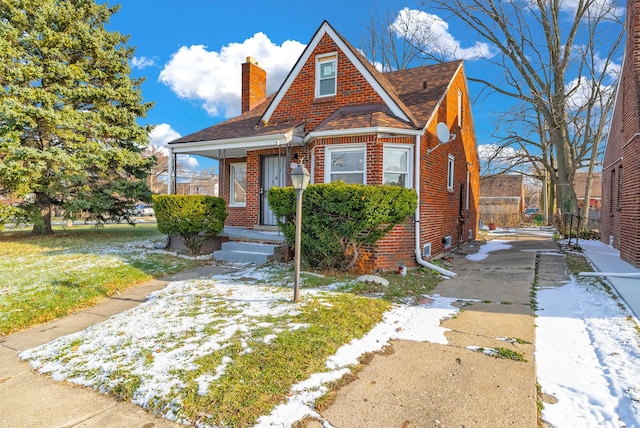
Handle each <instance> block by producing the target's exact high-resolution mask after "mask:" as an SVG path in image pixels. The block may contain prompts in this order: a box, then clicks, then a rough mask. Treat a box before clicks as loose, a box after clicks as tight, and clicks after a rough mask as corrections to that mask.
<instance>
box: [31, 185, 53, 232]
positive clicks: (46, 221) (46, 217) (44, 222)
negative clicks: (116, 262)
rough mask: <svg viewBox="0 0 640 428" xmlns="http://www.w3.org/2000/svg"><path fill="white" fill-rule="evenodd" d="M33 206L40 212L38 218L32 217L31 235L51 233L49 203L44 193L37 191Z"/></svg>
mask: <svg viewBox="0 0 640 428" xmlns="http://www.w3.org/2000/svg"><path fill="white" fill-rule="evenodd" d="M35 206H36V208H37V209H38V211H39V212H40V219H35V218H34V219H33V229H32V230H31V234H32V235H51V234H53V229H52V228H51V203H50V201H49V197H48V196H47V195H46V194H45V193H41V192H37V193H36V201H35Z"/></svg>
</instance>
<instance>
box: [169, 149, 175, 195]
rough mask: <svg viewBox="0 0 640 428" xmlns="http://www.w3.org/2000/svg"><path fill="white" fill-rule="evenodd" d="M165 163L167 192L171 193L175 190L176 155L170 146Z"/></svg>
mask: <svg viewBox="0 0 640 428" xmlns="http://www.w3.org/2000/svg"><path fill="white" fill-rule="evenodd" d="M167 163H168V165H167V193H168V194H169V195H173V194H174V193H175V191H176V155H175V153H173V149H172V148H169V159H168V160H167Z"/></svg>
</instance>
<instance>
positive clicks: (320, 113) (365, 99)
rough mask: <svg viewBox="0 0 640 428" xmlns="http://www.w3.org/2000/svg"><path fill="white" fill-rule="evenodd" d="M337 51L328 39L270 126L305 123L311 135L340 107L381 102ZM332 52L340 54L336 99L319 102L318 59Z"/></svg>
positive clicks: (315, 53)
mask: <svg viewBox="0 0 640 428" xmlns="http://www.w3.org/2000/svg"><path fill="white" fill-rule="evenodd" d="M338 51H339V48H338V46H336V44H335V43H334V42H333V40H331V38H330V37H329V36H328V35H325V36H324V37H323V38H322V40H321V41H320V42H319V43H318V46H316V48H315V49H314V51H313V53H312V54H311V56H310V57H309V60H308V61H307V63H306V64H305V65H304V66H303V67H302V69H301V70H300V73H299V74H298V75H297V76H296V79H295V80H294V81H293V83H292V84H291V86H290V87H289V90H288V91H287V93H286V94H285V96H284V97H283V98H282V100H281V101H280V103H279V104H278V107H277V108H276V109H275V111H274V112H273V114H272V116H271V119H270V120H269V123H270V124H272V125H273V124H276V123H282V122H289V121H299V120H305V121H306V123H307V124H306V126H305V132H310V131H312V130H313V129H314V128H315V127H316V126H317V125H318V124H319V123H320V122H322V121H323V120H324V119H326V118H327V117H328V116H329V115H330V114H331V113H333V112H334V111H336V110H337V109H339V108H340V107H344V106H347V105H353V104H372V103H381V102H382V99H381V98H380V96H379V95H378V94H377V93H376V92H375V91H374V90H373V89H372V88H371V86H370V85H369V83H368V82H367V81H366V80H365V79H364V78H363V77H362V75H361V74H360V72H359V71H358V70H357V69H356V67H355V66H354V65H353V64H352V63H351V61H349V59H348V58H347V57H346V56H345V55H344V54H343V53H342V52H338ZM330 52H338V66H337V85H338V86H337V90H336V96H334V97H323V98H318V99H316V98H315V82H316V81H315V75H316V56H317V55H321V54H325V53H330Z"/></svg>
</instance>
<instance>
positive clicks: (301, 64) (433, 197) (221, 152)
mask: <svg viewBox="0 0 640 428" xmlns="http://www.w3.org/2000/svg"><path fill="white" fill-rule="evenodd" d="M436 130H438V132H436ZM168 147H169V150H170V156H172V157H175V155H176V154H182V153H189V154H197V155H202V156H208V157H212V158H215V159H218V160H219V162H220V187H219V188H220V193H221V196H222V197H223V198H224V199H225V200H226V201H227V203H228V212H229V216H228V217H227V220H226V225H228V226H241V227H246V228H254V229H257V228H269V227H273V226H275V225H276V219H275V217H274V215H273V213H272V212H271V210H270V208H269V205H268V203H267V192H268V191H269V188H271V187H272V186H287V185H290V173H291V164H292V163H295V162H298V161H300V162H303V163H304V165H305V166H306V167H307V168H308V169H309V171H310V172H311V180H312V183H315V184H319V183H328V182H331V181H335V180H343V181H345V182H348V183H362V184H378V185H380V184H390V185H396V186H405V187H407V188H414V189H416V191H417V193H418V195H419V198H418V199H419V207H418V209H417V210H416V213H417V216H416V217H415V218H414V216H411V217H410V218H408V219H407V221H406V223H404V224H401V225H398V226H396V227H395V228H394V229H393V230H392V231H391V232H390V233H389V234H388V235H387V236H386V237H384V238H383V239H382V240H381V241H379V243H378V245H377V246H376V247H375V248H371V249H370V251H371V256H370V259H369V262H370V263H371V266H370V267H371V268H373V269H392V268H393V269H395V268H397V267H398V266H399V265H407V266H416V265H417V264H418V260H417V258H420V259H422V258H424V259H427V260H428V259H431V258H433V257H436V256H438V255H441V254H443V253H444V252H446V251H449V250H451V249H453V247H455V246H457V245H459V244H460V243H464V242H467V241H470V240H473V239H474V238H475V236H476V233H477V224H478V217H477V210H478V191H479V161H478V156H477V151H476V142H475V134H474V128H473V120H472V116H471V107H470V102H469V95H468V87H467V81H466V77H465V73H464V67H463V63H462V61H456V62H449V63H444V64H437V65H432V66H424V67H417V68H413V69H407V70H398V71H393V72H388V73H380V72H378V71H377V70H376V69H375V68H374V67H373V66H372V65H371V64H370V63H369V62H368V61H367V60H366V59H365V58H364V57H363V56H362V55H361V54H360V53H359V52H358V51H357V50H356V49H355V48H353V47H352V46H351V45H350V44H349V43H348V42H347V41H346V40H345V39H344V38H342V36H341V35H339V34H338V33H337V32H336V31H335V30H334V28H333V27H332V26H331V25H329V23H327V22H326V21H325V22H323V23H322V25H321V26H320V27H319V29H318V30H317V31H316V33H315V34H314V35H313V37H312V39H311V41H310V42H309V43H308V45H307V47H306V49H305V50H304V52H303V53H302V55H301V56H300V58H299V59H298V61H297V62H296V64H295V65H294V67H293V69H292V70H291V71H290V72H289V74H288V76H287V78H286V79H285V81H284V82H283V83H282V86H281V87H280V88H279V89H278V91H277V92H276V93H274V94H272V95H270V96H269V97H267V94H266V72H265V71H264V70H262V69H261V68H260V67H259V66H258V63H257V62H256V61H255V60H254V59H253V58H250V57H249V58H247V62H246V63H244V64H242V114H241V115H240V116H238V117H235V118H232V119H230V120H227V121H225V122H222V123H220V124H217V125H214V126H212V127H209V128H206V129H203V130H201V131H198V132H196V133H193V134H191V135H187V136H185V137H182V138H179V139H177V140H174V141H171V142H170V143H168ZM296 159H297V160H296ZM169 164H170V165H171V164H173V162H170V163H169ZM416 226H417V227H416Z"/></svg>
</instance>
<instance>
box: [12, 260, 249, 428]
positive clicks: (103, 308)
mask: <svg viewBox="0 0 640 428" xmlns="http://www.w3.org/2000/svg"><path fill="white" fill-rule="evenodd" d="M233 270H236V269H235V268H230V267H223V266H202V267H199V268H196V269H192V270H189V271H185V272H181V273H179V274H176V275H172V276H169V277H166V278H162V279H157V280H152V281H150V282H147V283H145V284H142V285H140V286H138V287H133V288H130V289H128V290H126V291H124V292H123V293H121V294H119V295H117V296H114V297H112V298H109V299H107V300H105V301H103V302H102V303H100V304H98V305H97V306H94V307H91V308H87V309H85V310H82V311H80V312H77V313H75V314H73V315H70V316H68V317H65V318H62V319H59V320H56V321H52V322H49V323H47V324H43V325H39V326H36V327H33V328H31V329H28V330H24V331H21V332H19V333H16V334H13V335H10V336H6V337H2V338H0V427H3V428H26V427H38V428H42V427H83V428H92V427H96V428H98V427H99V428H123V427H127V428H130V427H131V428H134V427H141V428H163V427H179V426H182V425H177V424H173V423H171V422H170V421H168V420H166V419H163V418H159V417H157V416H154V415H152V414H150V413H148V412H146V411H144V410H143V409H142V408H140V407H139V406H136V405H135V404H132V403H129V402H119V401H116V400H114V399H113V398H110V397H107V396H106V395H102V394H98V393H94V392H91V391H89V390H88V389H86V388H82V387H78V386H74V385H71V384H67V383H60V382H55V381H54V380H52V379H51V378H49V377H47V376H41V375H39V374H37V373H36V372H34V371H32V370H31V368H30V366H29V365H28V364H27V363H25V362H24V361H22V360H20V359H19V358H18V354H19V353H20V352H22V351H24V350H26V349H30V348H33V347H35V346H38V345H41V344H44V343H47V342H49V341H51V340H53V339H55V338H57V337H60V336H63V335H66V334H70V333H74V332H76V331H80V330H82V329H84V328H86V327H88V326H90V325H92V324H97V323H99V322H101V321H103V320H105V319H107V318H109V317H110V316H112V315H114V314H117V313H120V312H123V311H125V310H127V309H129V308H131V307H133V306H136V305H139V304H140V303H142V302H144V301H145V300H146V298H147V296H148V295H149V293H151V292H153V291H155V290H159V289H162V288H164V287H165V286H166V285H167V284H168V283H169V282H171V281H178V280H184V279H197V278H210V277H211V276H212V275H218V274H223V273H228V272H231V271H233Z"/></svg>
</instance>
